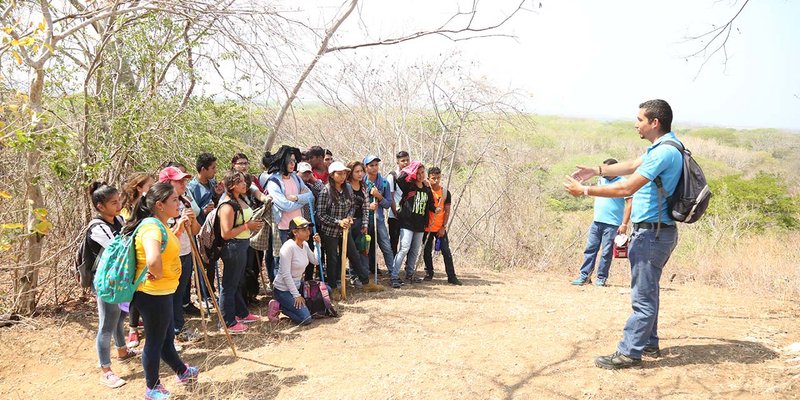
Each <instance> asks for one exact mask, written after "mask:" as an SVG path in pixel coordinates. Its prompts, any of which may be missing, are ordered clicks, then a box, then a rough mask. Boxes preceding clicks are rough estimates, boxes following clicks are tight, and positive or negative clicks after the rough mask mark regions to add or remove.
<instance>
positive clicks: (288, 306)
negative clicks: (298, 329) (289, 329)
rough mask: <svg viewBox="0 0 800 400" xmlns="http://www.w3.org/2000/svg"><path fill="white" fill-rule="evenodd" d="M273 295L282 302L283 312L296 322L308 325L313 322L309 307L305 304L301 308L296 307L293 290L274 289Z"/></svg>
mask: <svg viewBox="0 0 800 400" xmlns="http://www.w3.org/2000/svg"><path fill="white" fill-rule="evenodd" d="M298 290H299V289H298ZM272 295H273V297H274V298H275V300H278V303H280V305H281V312H282V313H283V314H284V315H286V316H287V317H289V318H290V319H291V320H292V321H293V322H294V323H295V324H299V325H306V324H309V323H311V312H310V311H308V307H306V306H303V307H302V308H300V309H297V308H295V306H294V296H292V292H289V291H283V290H278V289H273V290H272Z"/></svg>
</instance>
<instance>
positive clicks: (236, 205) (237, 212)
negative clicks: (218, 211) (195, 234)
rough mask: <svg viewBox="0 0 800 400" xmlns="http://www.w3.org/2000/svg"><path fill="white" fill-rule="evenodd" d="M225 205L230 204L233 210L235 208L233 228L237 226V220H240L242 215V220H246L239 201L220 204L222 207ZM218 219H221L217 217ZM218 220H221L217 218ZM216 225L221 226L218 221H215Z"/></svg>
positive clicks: (231, 200)
mask: <svg viewBox="0 0 800 400" xmlns="http://www.w3.org/2000/svg"><path fill="white" fill-rule="evenodd" d="M223 204H229V205H230V206H231V208H233V226H237V225H236V220H237V219H238V218H239V216H240V215H241V216H242V219H243V220H244V212H243V211H242V206H241V205H239V202H238V201H236V200H234V199H228V201H226V202H224V203H222V204H220V206H222V205H223ZM218 208H219V207H218ZM217 217H219V215H217ZM217 219H219V218H217ZM214 223H215V224H216V225H219V222H217V221H214Z"/></svg>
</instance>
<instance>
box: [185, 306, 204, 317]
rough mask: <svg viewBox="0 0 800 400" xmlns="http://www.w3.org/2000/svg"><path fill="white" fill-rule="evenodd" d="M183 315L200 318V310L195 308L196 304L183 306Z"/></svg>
mask: <svg viewBox="0 0 800 400" xmlns="http://www.w3.org/2000/svg"><path fill="white" fill-rule="evenodd" d="M183 313H184V314H186V315H194V316H198V317H199V316H200V309H199V308H197V307H195V306H194V304H192V303H189V304H187V305H185V306H183Z"/></svg>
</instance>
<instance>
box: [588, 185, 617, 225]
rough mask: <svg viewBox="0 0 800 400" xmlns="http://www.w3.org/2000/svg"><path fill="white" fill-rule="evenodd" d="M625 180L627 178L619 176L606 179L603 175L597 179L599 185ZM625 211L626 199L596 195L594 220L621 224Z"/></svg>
mask: <svg viewBox="0 0 800 400" xmlns="http://www.w3.org/2000/svg"><path fill="white" fill-rule="evenodd" d="M617 182H625V178H623V177H621V176H618V177H616V178H614V179H606V178H603V177H602V176H601V177H600V178H599V179H598V180H597V186H605V185H610V184H612V183H617ZM624 213H625V199H623V198H621V197H618V198H609V197H595V198H594V221H595V222H602V223H604V224H609V225H616V226H620V225H621V224H622V214H624Z"/></svg>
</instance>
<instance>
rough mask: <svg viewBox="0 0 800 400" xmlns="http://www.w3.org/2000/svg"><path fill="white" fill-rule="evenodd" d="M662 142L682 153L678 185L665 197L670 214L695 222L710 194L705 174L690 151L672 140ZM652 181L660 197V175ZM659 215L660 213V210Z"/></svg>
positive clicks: (675, 218)
mask: <svg viewBox="0 0 800 400" xmlns="http://www.w3.org/2000/svg"><path fill="white" fill-rule="evenodd" d="M662 144H668V145H670V146H672V147H675V148H676V149H678V151H680V152H681V154H683V172H682V173H681V176H680V177H679V178H678V185H677V186H675V191H674V192H673V193H672V196H669V197H667V204H668V205H669V210H670V215H671V216H672V219H674V220H675V221H678V222H685V223H687V224H691V223H693V222H697V220H699V219H700V217H702V216H703V213H704V212H705V211H706V208H708V202H709V201H710V200H711V196H712V193H711V188H709V187H708V182H706V176H705V174H703V170H702V169H701V168H700V165H698V164H697V162H696V161H695V160H694V158H692V152H691V151H689V150H687V149H686V148H685V147H683V146H682V145H681V144H679V143H676V142H674V141H672V140H665V141H664V142H663V143H662ZM653 182H654V183H655V184H656V186H657V187H658V193H659V198H660V197H661V193H663V192H664V188H663V187H662V184H661V177H656V179H655V180H654V181H653ZM658 204H661V200H659V203H658ZM659 215H661V213H660V212H659Z"/></svg>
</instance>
